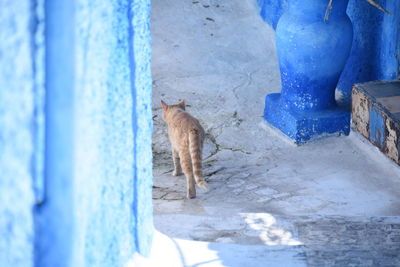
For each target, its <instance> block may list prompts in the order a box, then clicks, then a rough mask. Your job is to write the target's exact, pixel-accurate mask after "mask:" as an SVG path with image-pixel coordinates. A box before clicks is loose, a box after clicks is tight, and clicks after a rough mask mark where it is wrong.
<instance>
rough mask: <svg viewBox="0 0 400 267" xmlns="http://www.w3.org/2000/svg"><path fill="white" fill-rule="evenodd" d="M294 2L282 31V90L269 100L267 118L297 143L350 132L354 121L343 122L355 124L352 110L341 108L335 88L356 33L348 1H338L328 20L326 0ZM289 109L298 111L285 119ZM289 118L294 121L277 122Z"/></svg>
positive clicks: (282, 22) (278, 38)
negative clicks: (348, 13)
mask: <svg viewBox="0 0 400 267" xmlns="http://www.w3.org/2000/svg"><path fill="white" fill-rule="evenodd" d="M288 4H289V7H288V9H287V12H285V14H284V15H282V17H281V19H280V20H279V23H278V26H277V30H276V46H277V52H278V59H279V66H280V71H281V79H282V92H281V94H280V96H276V95H274V96H273V97H267V98H266V107H265V118H266V120H267V121H268V122H270V123H271V124H272V125H274V126H275V127H277V128H279V129H281V130H282V131H283V132H288V131H290V132H292V134H291V135H289V136H291V137H292V138H293V139H294V141H295V142H296V143H303V142H305V141H307V140H309V139H310V138H312V137H313V136H315V135H321V134H326V133H329V134H331V133H333V132H332V131H336V132H339V133H346V132H347V130H346V129H348V125H347V124H343V123H348V122H349V120H348V117H349V114H346V112H344V111H343V110H341V109H340V108H338V107H337V106H336V101H335V89H336V85H337V82H338V80H339V77H340V74H341V72H342V70H343V68H344V66H345V63H346V60H347V57H348V54H349V52H350V48H351V42H352V36H353V31H352V25H351V22H350V20H349V18H348V16H347V15H346V8H347V4H348V0H340V1H336V5H335V9H334V10H332V12H331V14H330V18H329V20H328V21H324V14H325V9H324V7H325V3H323V2H321V1H320V0H307V1H304V0H302V1H300V0H291V1H289V2H288ZM274 105H275V106H274ZM271 106H274V107H271ZM280 109H284V110H283V111H280ZM286 113H287V114H293V115H291V116H290V115H288V116H284V117H282V116H283V115H284V114H286ZM327 114H331V119H332V121H329V117H327ZM319 116H320V118H319ZM289 117H290V118H291V120H294V121H293V122H291V123H287V122H286V123H285V124H281V123H275V122H276V121H280V120H284V119H289ZM338 118H340V119H338ZM296 119H298V120H299V121H296ZM340 123H342V124H340ZM292 124H293V125H295V127H297V128H294V129H293V126H292ZM287 127H290V128H291V129H290V130H289V129H287ZM306 129H310V130H309V131H308V132H305V130H306ZM296 131H297V132H298V133H296Z"/></svg>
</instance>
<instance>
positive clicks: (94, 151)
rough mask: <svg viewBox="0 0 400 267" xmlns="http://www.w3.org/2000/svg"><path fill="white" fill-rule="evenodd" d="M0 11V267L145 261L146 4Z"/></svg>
mask: <svg viewBox="0 0 400 267" xmlns="http://www.w3.org/2000/svg"><path fill="white" fill-rule="evenodd" d="M0 10H2V15H1V16H0V37H2V40H3V41H2V42H1V43H0V62H1V64H0V85H1V86H0V127H1V129H2V130H1V131H0V203H1V204H0V234H1V236H2V238H1V239H0V266H41V267H42V266H123V265H124V264H125V263H126V262H127V261H128V260H129V259H130V258H131V257H132V255H133V254H134V253H135V252H140V253H143V254H147V253H148V251H149V249H150V245H151V238H152V231H153V224H152V206H151V190H152V188H151V185H152V173H151V166H152V153H151V131H152V124H151V121H152V120H151V106H150V103H151V73H150V58H151V57H150V53H151V50H150V29H149V20H150V19H149V14H150V1H144V0H133V1H129V0H125V1H118V0H107V1H98V2H93V1H90V0H74V1H71V0H53V1H46V3H45V2H44V1H43V0H31V1H28V0H26V1H24V0H18V1H2V2H0ZM44 18H45V19H44ZM44 91H45V92H46V93H45V94H44Z"/></svg>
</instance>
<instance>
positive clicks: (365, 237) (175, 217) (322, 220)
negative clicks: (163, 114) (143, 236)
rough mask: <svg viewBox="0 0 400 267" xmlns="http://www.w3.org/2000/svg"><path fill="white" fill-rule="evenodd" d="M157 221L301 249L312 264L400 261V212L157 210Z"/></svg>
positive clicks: (192, 232)
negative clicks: (324, 213) (311, 213)
mask: <svg viewBox="0 0 400 267" xmlns="http://www.w3.org/2000/svg"><path fill="white" fill-rule="evenodd" d="M154 222H155V227H156V229H157V230H159V231H160V232H162V233H163V234H166V235H167V236H169V237H171V238H179V239H185V240H192V241H201V242H210V243H225V244H226V243H232V244H239V245H243V246H265V247H266V248H268V249H278V248H279V249H281V250H282V249H283V250H285V249H288V250H296V251H302V252H303V253H304V255H305V257H306V262H307V265H308V266H400V217H398V216H393V217H346V216H279V215H272V214H268V213H239V214H237V215H230V216H224V215H218V216H216V215H215V216H213V215H197V214H196V215H189V214H155V217H154ZM298 255H300V254H298Z"/></svg>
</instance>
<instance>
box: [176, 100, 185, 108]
mask: <svg viewBox="0 0 400 267" xmlns="http://www.w3.org/2000/svg"><path fill="white" fill-rule="evenodd" d="M178 105H179V106H180V107H181V108H182V109H183V110H184V109H185V107H186V105H185V100H184V99H180V100H179V104H178Z"/></svg>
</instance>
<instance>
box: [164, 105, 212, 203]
mask: <svg viewBox="0 0 400 267" xmlns="http://www.w3.org/2000/svg"><path fill="white" fill-rule="evenodd" d="M161 105H162V110H163V118H164V121H165V122H166V123H167V125H168V136H169V140H170V141H171V146H172V158H173V161H174V172H173V173H172V175H173V176H178V175H181V174H182V170H183V173H184V174H185V176H186V184H187V188H186V189H187V198H195V197H196V188H195V183H196V184H197V185H198V186H199V187H201V188H203V189H207V188H208V185H207V183H206V182H205V181H204V179H203V173H202V169H201V168H202V164H201V152H202V149H203V141H204V129H203V127H201V125H200V123H199V121H198V120H197V119H196V118H194V117H192V116H191V115H190V114H189V113H187V112H186V111H185V101H184V100H180V101H179V103H178V104H176V105H167V104H166V103H165V102H164V101H162V100H161Z"/></svg>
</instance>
